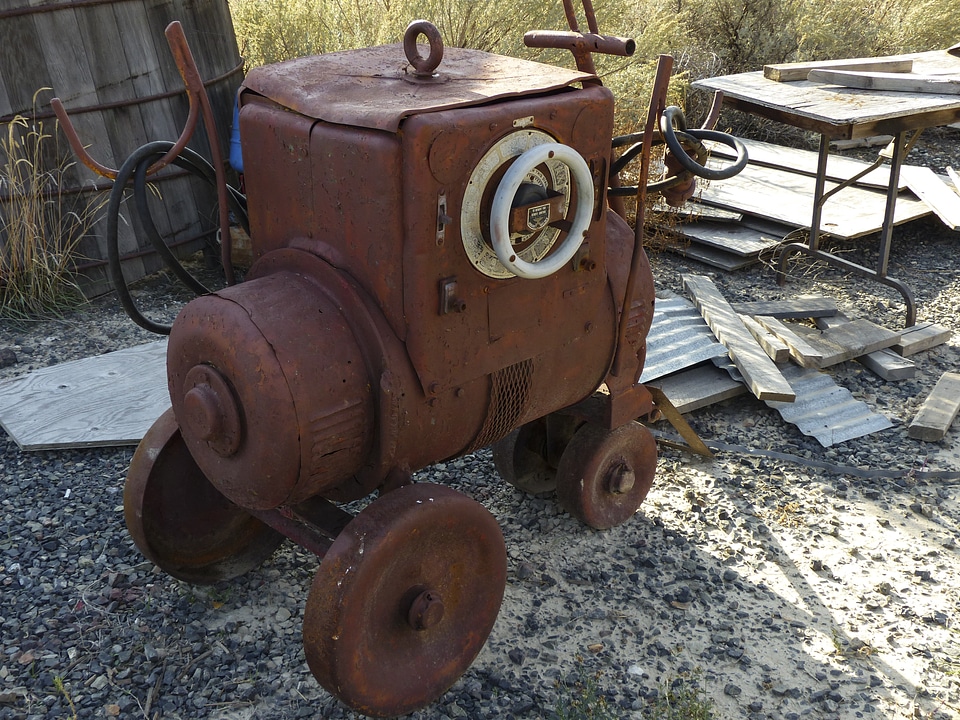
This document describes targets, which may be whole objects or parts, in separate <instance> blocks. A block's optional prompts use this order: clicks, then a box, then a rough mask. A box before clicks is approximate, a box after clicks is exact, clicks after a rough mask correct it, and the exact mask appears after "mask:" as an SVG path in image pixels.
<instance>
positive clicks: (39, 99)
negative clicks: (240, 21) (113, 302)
mask: <svg viewBox="0 0 960 720" xmlns="http://www.w3.org/2000/svg"><path fill="white" fill-rule="evenodd" d="M10 2H11V0H7V2H5V3H3V4H2V5H0V7H2V8H3V9H0V132H2V133H3V134H4V137H6V134H7V131H8V128H9V125H10V122H11V120H12V119H13V118H14V117H15V116H18V115H19V116H22V117H27V118H30V119H31V121H37V122H42V123H44V124H45V129H46V130H48V131H53V130H54V128H55V126H56V118H55V117H54V116H53V113H52V111H51V110H50V107H49V101H50V98H51V97H55V96H56V97H59V98H60V99H61V100H62V101H63V104H64V106H65V107H66V109H67V111H68V113H69V114H70V116H71V119H72V120H73V122H74V124H75V126H76V128H77V132H78V134H79V135H80V138H81V140H83V142H84V144H85V145H87V146H88V150H89V152H90V154H91V155H92V156H93V157H94V158H95V159H97V160H98V161H99V162H101V163H102V164H104V165H106V166H108V167H112V168H118V167H119V166H120V165H121V164H122V163H123V161H124V160H125V159H126V158H127V156H128V155H130V153H132V152H133V151H134V150H136V149H137V148H138V147H140V146H141V145H143V144H145V143H147V142H151V141H154V140H176V138H177V137H178V136H179V134H180V131H181V129H182V128H183V124H184V122H185V120H186V117H187V108H188V104H187V98H186V93H185V92H184V87H183V81H182V79H181V77H180V74H179V72H178V70H177V67H176V64H175V63H174V61H173V57H172V55H171V53H170V48H169V46H168V45H167V41H166V38H165V36H164V29H165V28H166V26H167V25H168V24H169V23H170V22H172V21H173V20H179V21H180V22H181V23H182V24H183V28H184V32H185V34H186V37H187V41H188V43H189V44H190V47H191V49H192V51H193V55H194V58H195V59H196V62H197V66H198V68H199V70H200V76H201V78H203V80H204V84H205V85H206V88H207V93H208V95H209V97H210V101H211V104H212V105H213V108H214V113H215V115H216V118H217V123H216V124H217V133H218V135H219V140H220V146H221V152H222V157H223V158H227V157H229V140H230V123H231V120H232V110H233V102H234V98H235V95H236V91H237V88H238V87H239V84H240V81H241V80H242V76H243V67H242V62H241V59H240V55H239V52H238V50H237V41H236V37H235V35H234V31H233V23H232V21H231V18H230V11H229V8H228V6H227V0H12V4H13V6H14V7H10V6H9V3H10ZM44 88H49V89H47V90H44ZM59 144H60V146H61V152H62V154H63V155H65V156H71V157H72V154H71V153H70V150H69V147H68V146H67V145H66V142H65V140H64V138H63V136H62V134H61V135H60V143H59ZM190 146H191V147H192V148H193V149H194V150H196V151H197V152H199V153H201V154H202V155H203V156H204V157H206V158H207V159H210V152H209V145H208V144H207V138H206V134H205V132H204V129H203V125H202V123H201V124H200V126H198V128H197V132H196V133H195V135H194V139H193V141H192V142H191V145H190ZM0 162H5V158H3V157H0ZM66 175H67V176H66V178H65V182H64V183H63V186H62V188H61V192H62V193H63V194H64V196H65V197H69V196H73V197H75V198H82V199H83V200H84V201H85V202H86V204H88V205H89V204H96V203H97V200H98V198H97V196H98V193H103V192H104V189H109V187H110V186H111V183H110V182H109V181H107V180H105V179H104V178H101V177H99V176H97V175H95V174H94V173H93V172H91V171H89V170H88V169H87V168H85V167H82V166H80V164H79V163H77V164H75V165H74V166H73V167H71V168H70V169H69V170H68V172H67V174H66ZM154 187H155V188H156V190H157V191H158V192H157V193H155V195H157V196H160V197H162V203H161V202H157V201H155V200H152V201H151V203H152V204H154V205H155V207H156V210H155V221H156V224H157V227H158V229H159V230H160V233H161V235H163V237H164V238H165V239H166V240H167V242H168V244H170V245H171V246H174V247H176V248H178V253H179V254H186V253H189V252H195V251H196V250H197V249H198V248H200V247H202V245H203V244H204V243H205V242H208V241H209V239H210V237H211V233H212V231H213V229H214V228H215V226H216V193H215V191H214V189H213V188H208V187H205V186H204V185H203V184H202V183H201V182H200V181H198V180H196V179H194V178H190V177H187V176H186V174H185V172H184V171H182V170H178V169H173V170H171V171H164V173H163V177H159V176H158V177H157V179H156V180H155V182H154ZM3 193H4V189H3V188H0V214H2V213H3V211H4V207H5V205H4V202H5V200H9V198H5V196H4V194H3ZM122 214H123V216H124V218H125V220H126V222H124V221H123V220H121V223H120V227H121V238H120V253H121V256H122V257H123V258H124V261H123V267H124V275H125V276H126V278H127V280H128V282H132V281H134V280H136V279H139V278H141V277H143V276H144V275H147V274H150V273H152V272H155V271H156V270H158V269H159V268H160V266H161V263H160V261H159V258H158V257H156V256H155V254H154V253H153V250H152V245H151V244H150V241H149V239H148V238H147V237H146V236H145V235H144V234H143V233H142V232H139V229H138V224H137V222H136V221H135V220H134V219H133V218H132V217H131V215H132V214H133V213H132V202H129V203H127V204H125V207H124V209H123V212H122ZM0 227H2V222H0ZM104 228H105V221H102V220H101V221H99V222H97V223H96V224H95V225H94V226H93V227H92V228H91V230H90V232H88V233H87V236H86V237H85V238H84V239H83V240H82V241H81V243H80V246H79V249H78V262H77V265H78V267H79V268H80V270H81V287H82V288H83V290H84V293H85V294H86V295H87V296H88V297H93V296H95V295H98V294H102V293H104V292H107V291H109V290H110V289H111V286H110V283H109V280H108V278H107V274H106V260H105V259H106V257H107V251H106V243H105V232H104ZM2 242H3V236H2V235H0V244H2Z"/></svg>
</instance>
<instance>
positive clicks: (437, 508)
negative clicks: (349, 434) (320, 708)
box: [303, 484, 507, 717]
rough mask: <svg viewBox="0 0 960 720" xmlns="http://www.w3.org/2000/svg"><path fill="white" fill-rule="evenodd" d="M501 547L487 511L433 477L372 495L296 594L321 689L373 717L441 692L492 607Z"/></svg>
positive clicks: (487, 624)
mask: <svg viewBox="0 0 960 720" xmlns="http://www.w3.org/2000/svg"><path fill="white" fill-rule="evenodd" d="M506 568H507V556H506V549H505V547H504V544H503V536H502V535H501V533H500V528H499V526H498V525H497V522H496V520H495V519H494V518H493V516H492V515H491V514H490V513H489V512H488V511H487V510H486V508H484V507H483V506H482V505H480V504H479V503H477V502H475V501H474V500H471V499H470V498H468V497H466V496H464V495H462V494H460V493H458V492H456V491H455V490H452V489H450V488H446V487H443V486H439V485H429V484H420V485H407V486H405V487H401V488H399V489H397V490H393V491H391V492H389V493H386V494H385V495H381V496H380V497H379V498H378V499H377V500H375V501H374V502H372V503H371V504H370V505H369V506H367V508H366V509H364V510H363V511H362V512H361V513H360V514H359V515H357V517H355V518H354V519H353V520H352V521H351V522H350V524H349V525H347V527H346V528H345V529H344V530H343V531H342V532H341V533H340V534H339V535H338V536H337V539H336V540H335V541H334V543H333V545H332V546H331V547H330V550H329V552H328V553H327V555H326V556H325V557H324V558H323V562H322V563H321V565H320V569H319V570H318V571H317V575H316V577H315V578H314V581H313V586H312V587H311V589H310V595H309V597H308V598H307V604H306V608H305V610H304V617H303V642H304V646H305V650H306V655H307V662H308V664H309V665H310V670H311V671H312V672H313V674H314V676H315V677H316V678H317V680H318V681H319V682H320V684H321V685H323V687H325V688H326V689H327V690H328V691H329V692H330V693H331V694H333V695H336V696H337V697H338V698H340V700H342V701H343V702H344V703H346V704H347V705H349V706H350V707H352V708H354V709H355V710H358V711H359V712H362V713H365V714H367V715H371V716H374V717H392V716H395V715H405V714H406V713H409V712H411V711H413V710H415V709H417V708H419V707H423V706H424V705H426V704H428V703H430V702H431V701H433V700H435V699H436V698H437V697H439V696H440V695H441V694H442V693H443V692H444V691H446V690H447V689H448V688H449V687H450V686H451V685H452V684H453V683H454V682H455V681H456V680H457V678H459V677H460V676H461V675H462V674H463V673H464V672H465V671H466V669H467V668H468V667H469V666H470V663H472V662H473V659H474V658H475V657H476V655H477V653H478V652H480V648H481V647H483V644H484V642H485V641H486V639H487V636H488V635H489V634H490V630H491V629H492V628H493V623H494V621H495V620H496V618H497V613H498V612H499V610H500V602H501V600H502V599H503V590H504V586H505V584H506Z"/></svg>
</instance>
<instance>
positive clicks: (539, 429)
mask: <svg viewBox="0 0 960 720" xmlns="http://www.w3.org/2000/svg"><path fill="white" fill-rule="evenodd" d="M491 450H492V451H493V464H494V466H495V467H496V468H497V472H498V473H499V474H500V477H502V478H503V479H504V480H506V481H507V482H508V483H510V484H511V485H513V486H514V487H515V488H517V489H518V490H523V491H524V492H527V493H530V494H531V495H537V494H539V493H545V492H551V491H552V490H553V489H554V488H556V487H557V469H556V468H555V467H553V466H552V465H550V462H549V461H548V459H547V423H546V420H545V419H544V418H540V419H539V420H534V421H533V422H529V423H527V424H526V425H521V426H520V427H518V428H517V429H516V430H514V431H513V432H511V433H510V434H509V435H507V436H506V437H505V438H503V439H502V440H498V441H497V442H495V443H494V444H493V445H492V447H491Z"/></svg>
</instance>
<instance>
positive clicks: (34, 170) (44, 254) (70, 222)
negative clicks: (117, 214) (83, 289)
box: [0, 115, 99, 319]
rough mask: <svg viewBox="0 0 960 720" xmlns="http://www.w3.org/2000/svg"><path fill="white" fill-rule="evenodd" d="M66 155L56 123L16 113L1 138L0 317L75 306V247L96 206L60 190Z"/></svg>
mask: <svg viewBox="0 0 960 720" xmlns="http://www.w3.org/2000/svg"><path fill="white" fill-rule="evenodd" d="M65 157H66V155H65V153H64V152H63V151H62V149H61V148H60V146H59V140H58V135H57V132H56V126H55V125H54V130H53V131H52V132H50V131H48V130H47V129H46V128H45V126H44V124H43V123H42V122H40V121H34V120H31V119H28V118H26V117H23V116H20V115H18V116H16V117H15V118H14V119H13V120H12V121H11V122H10V123H9V124H8V125H7V128H6V133H5V135H4V136H0V199H2V202H0V316H3V317H6V318H18V319H25V318H30V317H36V316H42V315H48V314H51V313H56V312H58V311H59V310H61V309H62V308H64V307H67V306H69V305H71V304H74V303H76V302H77V301H79V300H82V297H83V296H82V294H81V293H80V288H79V286H78V285H77V282H76V279H75V274H74V268H75V266H76V262H77V260H78V257H77V247H78V245H79V243H80V241H81V240H82V239H83V236H84V234H85V233H86V232H87V231H88V230H89V229H90V228H91V227H92V225H93V223H94V221H95V215H96V210H97V209H98V207H99V204H97V205H94V206H91V205H90V204H89V201H88V200H87V199H86V198H85V197H84V196H83V195H82V194H78V193H68V192H65V190H64V188H63V180H64V178H65V177H66V176H67V174H68V172H69V170H70V168H71V167H72V165H73V163H72V162H68V161H66V160H65V159H64V158H65Z"/></svg>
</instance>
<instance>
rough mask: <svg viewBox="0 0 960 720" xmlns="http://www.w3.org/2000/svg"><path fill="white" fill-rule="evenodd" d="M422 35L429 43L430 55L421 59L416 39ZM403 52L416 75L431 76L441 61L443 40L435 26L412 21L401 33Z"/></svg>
mask: <svg viewBox="0 0 960 720" xmlns="http://www.w3.org/2000/svg"><path fill="white" fill-rule="evenodd" d="M421 35H423V36H424V37H426V38H427V41H428V42H429V43H430V54H429V55H427V57H423V55H421V54H420V49H419V48H418V47H417V38H418V37H420V36H421ZM403 52H404V53H405V54H406V56H407V60H408V61H409V62H410V64H411V65H413V69H414V71H415V72H416V74H417V75H432V74H433V71H434V70H436V69H437V67H438V66H439V65H440V61H441V60H443V38H442V37H440V31H439V30H437V26H436V25H434V24H433V23H432V22H429V21H428V20H414V21H413V22H411V23H410V24H409V25H407V29H406V32H404V33H403Z"/></svg>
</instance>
